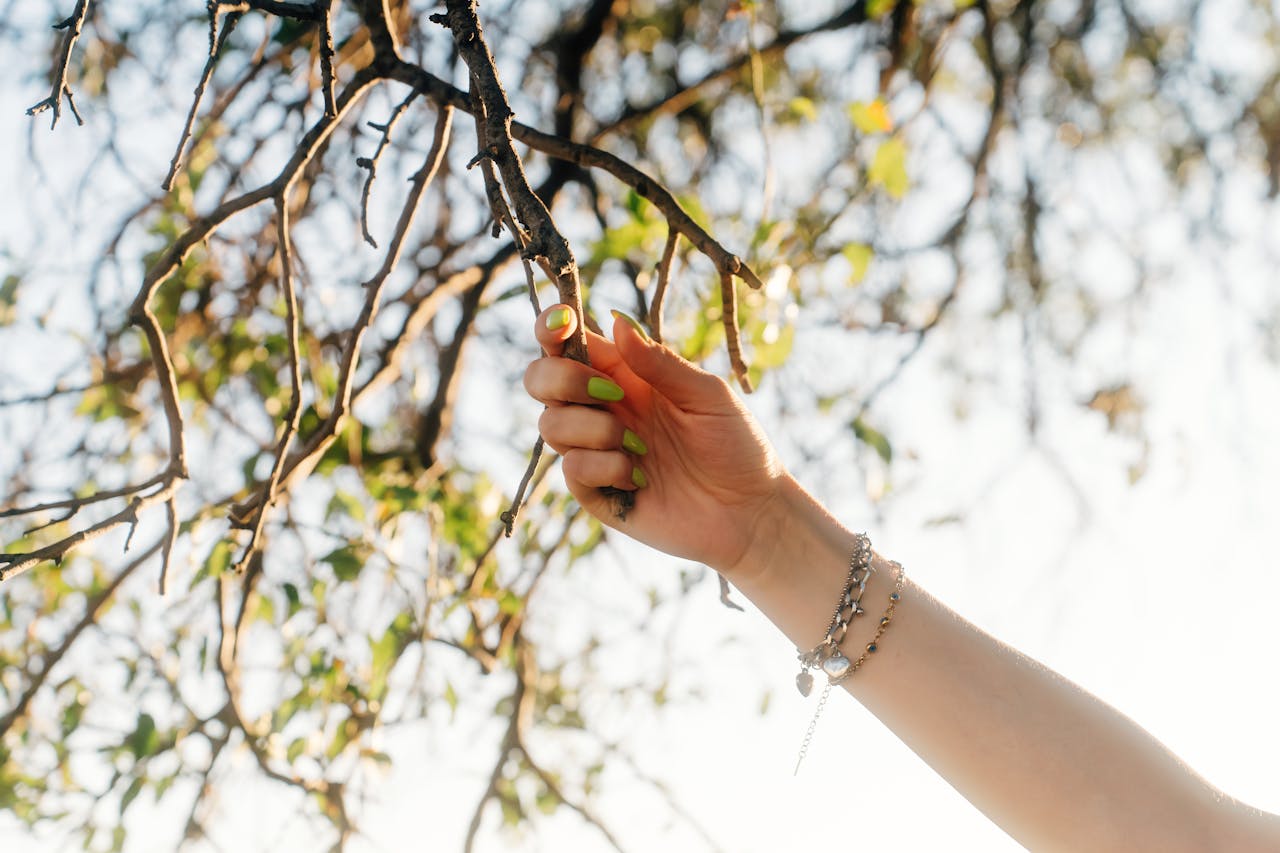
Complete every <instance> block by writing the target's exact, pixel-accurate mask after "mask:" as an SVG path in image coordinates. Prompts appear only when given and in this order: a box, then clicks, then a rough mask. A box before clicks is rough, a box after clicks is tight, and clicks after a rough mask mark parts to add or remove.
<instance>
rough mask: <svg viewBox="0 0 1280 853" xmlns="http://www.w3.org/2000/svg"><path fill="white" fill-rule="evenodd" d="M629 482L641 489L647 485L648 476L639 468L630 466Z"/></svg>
mask: <svg viewBox="0 0 1280 853" xmlns="http://www.w3.org/2000/svg"><path fill="white" fill-rule="evenodd" d="M631 482H632V483H634V484H635V487H636V488H637V489H643V488H644V487H645V486H647V485H649V478H648V477H646V476H645V475H644V472H643V471H641V470H640V469H639V468H632V469H631Z"/></svg>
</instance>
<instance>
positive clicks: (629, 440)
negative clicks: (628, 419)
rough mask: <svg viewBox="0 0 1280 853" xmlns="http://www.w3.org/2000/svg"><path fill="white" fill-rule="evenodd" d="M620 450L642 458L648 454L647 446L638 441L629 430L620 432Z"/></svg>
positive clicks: (638, 438) (638, 437)
mask: <svg viewBox="0 0 1280 853" xmlns="http://www.w3.org/2000/svg"><path fill="white" fill-rule="evenodd" d="M622 449H623V450H626V451H627V452H629V453H634V454H635V455H636V456H644V455H645V454H646V453H648V452H649V448H648V446H646V445H645V443H644V442H643V441H641V440H640V436H638V435H636V434H635V433H634V432H632V431H631V430H629V429H624V430H623V431H622Z"/></svg>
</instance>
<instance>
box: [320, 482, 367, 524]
mask: <svg viewBox="0 0 1280 853" xmlns="http://www.w3.org/2000/svg"><path fill="white" fill-rule="evenodd" d="M339 513H346V514H347V515H349V516H351V517H352V518H354V519H355V520H356V521H364V504H362V503H360V499H359V498H357V497H356V496H355V495H353V494H351V493H350V492H346V491H343V490H342V489H338V490H337V491H336V492H334V493H333V498H332V500H330V501H329V507H328V509H327V510H326V511H325V518H326V519H330V518H333V517H334V516H335V515H337V514H339Z"/></svg>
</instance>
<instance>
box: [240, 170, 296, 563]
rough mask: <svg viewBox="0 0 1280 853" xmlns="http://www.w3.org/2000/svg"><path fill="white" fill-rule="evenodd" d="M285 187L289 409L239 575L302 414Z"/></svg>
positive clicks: (281, 207) (282, 225)
mask: <svg viewBox="0 0 1280 853" xmlns="http://www.w3.org/2000/svg"><path fill="white" fill-rule="evenodd" d="M286 193H287V189H286V190H282V191H281V193H280V194H279V195H278V196H276V240H277V246H278V249H279V253H280V289H281V291H282V293H283V295H284V303H285V326H286V334H287V337H288V340H289V386H290V397H289V410H288V412H286V413H285V416H284V426H283V428H282V429H281V432H280V441H279V443H278V444H277V445H276V458H275V462H274V463H273V464H272V466H271V474H270V475H269V476H268V477H267V482H266V483H265V484H263V486H262V492H261V494H262V498H261V500H260V501H259V502H258V512H257V514H256V517H255V518H254V523H253V528H252V532H251V533H250V534H249V541H248V543H247V544H246V545H245V548H244V553H243V554H242V555H241V556H240V559H239V561H237V563H236V573H237V574H243V573H244V571H245V569H246V568H247V567H248V565H249V561H250V560H251V559H253V556H254V554H255V553H256V551H257V549H258V543H259V537H261V535H262V526H263V524H265V523H266V518H267V511H268V510H269V509H271V505H272V504H273V503H275V500H276V489H277V487H278V486H279V485H280V473H281V471H282V470H283V468H284V461H285V459H286V458H287V457H288V455H289V448H290V447H291V446H292V445H293V439H294V436H296V435H297V433H298V421H299V419H300V418H301V415H302V359H301V357H300V356H299V354H298V295H297V292H296V291H295V289H294V286H293V269H292V267H293V264H292V255H293V252H292V250H291V244H290V236H289V199H288V197H287V195H286Z"/></svg>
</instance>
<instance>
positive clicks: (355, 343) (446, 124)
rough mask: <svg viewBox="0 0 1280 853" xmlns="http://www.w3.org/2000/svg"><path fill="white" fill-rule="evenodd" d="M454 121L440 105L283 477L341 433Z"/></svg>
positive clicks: (245, 509)
mask: <svg viewBox="0 0 1280 853" xmlns="http://www.w3.org/2000/svg"><path fill="white" fill-rule="evenodd" d="M452 121H453V110H452V108H450V107H447V106H446V107H443V108H441V110H440V118H439V119H438V121H437V122H436V133H435V139H434V140H433V141H432V143H431V150H430V151H429V152H428V154H427V158H426V161H425V162H424V163H423V165H422V168H421V169H419V170H418V172H417V173H416V174H414V176H413V177H412V178H411V179H410V180H411V181H412V183H413V188H412V189H411V190H410V191H409V194H408V196H407V197H406V199H405V203H404V206H403V207H402V208H401V210H400V219H399V221H398V222H397V224H396V230H395V234H394V236H393V237H392V239H391V245H390V246H388V247H387V254H386V257H385V258H384V259H383V262H382V267H381V268H380V269H379V270H378V271H377V272H376V273H375V274H374V276H373V278H371V279H369V281H367V282H365V284H364V289H365V301H364V306H363V307H362V308H361V311H360V316H359V317H358V318H357V319H356V322H355V324H354V326H353V327H352V329H351V336H350V337H349V338H348V339H347V345H346V348H345V349H344V351H343V354H342V363H341V365H340V366H339V369H338V377H339V378H338V391H337V394H336V395H335V399H334V404H333V409H332V410H331V411H330V412H329V416H328V418H326V419H325V422H324V423H323V424H322V425H321V426H320V428H319V429H318V430H317V431H316V433H315V434H314V435H312V436H311V437H310V439H308V441H307V443H306V445H305V446H304V447H303V448H302V450H301V451H300V452H299V454H297V455H295V456H294V457H290V458H289V459H288V460H286V461H284V462H282V463H281V477H282V479H292V477H293V476H294V472H295V471H297V470H298V469H299V466H305V471H306V472H307V473H309V472H310V470H311V467H312V466H313V465H314V463H315V462H317V461H319V458H320V456H322V455H323V454H324V451H325V450H326V449H328V447H329V445H330V444H332V443H333V440H334V439H335V438H336V437H337V435H338V432H339V430H340V427H341V425H342V423H343V419H344V418H345V417H346V414H347V412H348V410H349V409H350V406H351V396H352V389H353V388H354V386H355V372H356V367H357V366H358V364H359V361H360V350H361V346H362V344H363V342H364V335H365V333H366V332H367V331H368V329H369V325H370V324H371V323H372V322H373V318H374V316H375V315H376V314H377V310H378V300H379V299H380V298H381V295H382V288H383V285H384V284H385V283H386V281H387V278H388V277H389V276H390V275H391V272H392V271H393V270H394V269H395V267H396V264H397V263H398V262H399V260H400V252H401V248H402V247H403V245H404V238H405V235H406V234H407V233H408V232H409V228H410V227H411V226H412V224H413V219H414V216H415V215H416V213H417V210H418V205H419V202H420V201H421V199H422V196H423V194H424V193H425V192H426V189H427V187H428V186H430V184H431V181H432V179H433V178H434V177H435V175H436V172H437V171H439V169H440V164H441V163H443V162H444V155H445V151H446V149H447V147H448V139H449V130H450V127H451V125H452ZM261 506H262V503H261V495H258V496H255V497H254V498H252V499H250V500H248V501H245V502H244V503H241V504H238V505H237V506H235V507H233V508H232V511H231V514H232V517H233V519H236V520H237V521H238V522H239V523H242V524H243V523H247V522H248V519H249V518H251V517H252V514H253V513H254V512H259V511H260V508H261Z"/></svg>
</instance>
